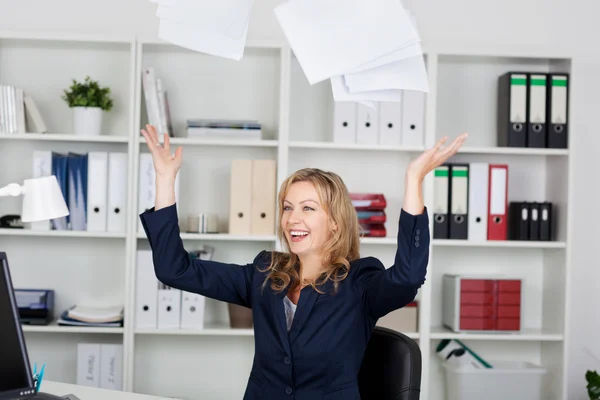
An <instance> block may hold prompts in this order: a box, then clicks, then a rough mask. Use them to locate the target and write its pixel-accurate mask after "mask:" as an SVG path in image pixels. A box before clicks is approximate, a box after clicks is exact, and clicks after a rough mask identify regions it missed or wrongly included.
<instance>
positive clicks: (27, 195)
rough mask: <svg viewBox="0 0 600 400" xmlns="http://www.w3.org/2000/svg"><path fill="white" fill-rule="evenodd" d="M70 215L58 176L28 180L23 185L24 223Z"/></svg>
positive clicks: (22, 216) (22, 217)
mask: <svg viewBox="0 0 600 400" xmlns="http://www.w3.org/2000/svg"><path fill="white" fill-rule="evenodd" d="M67 215H69V209H68V208H67V204H66V203H65V199H64V197H63V194H62V192H61V191H60V187H59V186H58V181H57V180H56V176H54V175H51V176H44V177H41V178H35V179H26V180H25V183H24V185H23V212H22V214H21V221H22V222H35V221H44V220H50V219H54V218H60V217H64V216H67Z"/></svg>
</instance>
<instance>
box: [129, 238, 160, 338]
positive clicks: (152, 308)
mask: <svg viewBox="0 0 600 400" xmlns="http://www.w3.org/2000/svg"><path fill="white" fill-rule="evenodd" d="M157 304H158V279H156V273H155V272H154V261H153V260H152V251H151V250H138V251H137V261H136V275H135V326H136V328H156V327H157V320H158V310H157Z"/></svg>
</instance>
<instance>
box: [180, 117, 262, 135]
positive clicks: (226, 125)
mask: <svg viewBox="0 0 600 400" xmlns="http://www.w3.org/2000/svg"><path fill="white" fill-rule="evenodd" d="M186 122H187V136H188V137H190V138H202V139H254V140H260V139H261V138H262V125H261V124H260V123H259V122H258V121H255V120H234V119H188V120H187V121H186Z"/></svg>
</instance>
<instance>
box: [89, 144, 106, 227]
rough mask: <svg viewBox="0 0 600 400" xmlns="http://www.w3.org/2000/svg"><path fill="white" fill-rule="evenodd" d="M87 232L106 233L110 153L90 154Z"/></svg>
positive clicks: (96, 152)
mask: <svg viewBox="0 0 600 400" xmlns="http://www.w3.org/2000/svg"><path fill="white" fill-rule="evenodd" d="M87 180H88V187H87V192H88V193H87V230H88V231H90V232H105V231H106V201H107V188H108V153H107V152H104V151H91V152H89V153H88V173H87Z"/></svg>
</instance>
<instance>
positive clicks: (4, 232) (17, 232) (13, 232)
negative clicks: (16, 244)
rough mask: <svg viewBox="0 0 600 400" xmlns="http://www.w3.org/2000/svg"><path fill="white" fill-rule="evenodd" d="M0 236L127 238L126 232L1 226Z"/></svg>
mask: <svg viewBox="0 0 600 400" xmlns="http://www.w3.org/2000/svg"><path fill="white" fill-rule="evenodd" d="M0 236H41V237H76V238H98V239H125V236H126V235H125V232H88V231H55V230H48V231H38V230H31V229H12V228H0Z"/></svg>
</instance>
